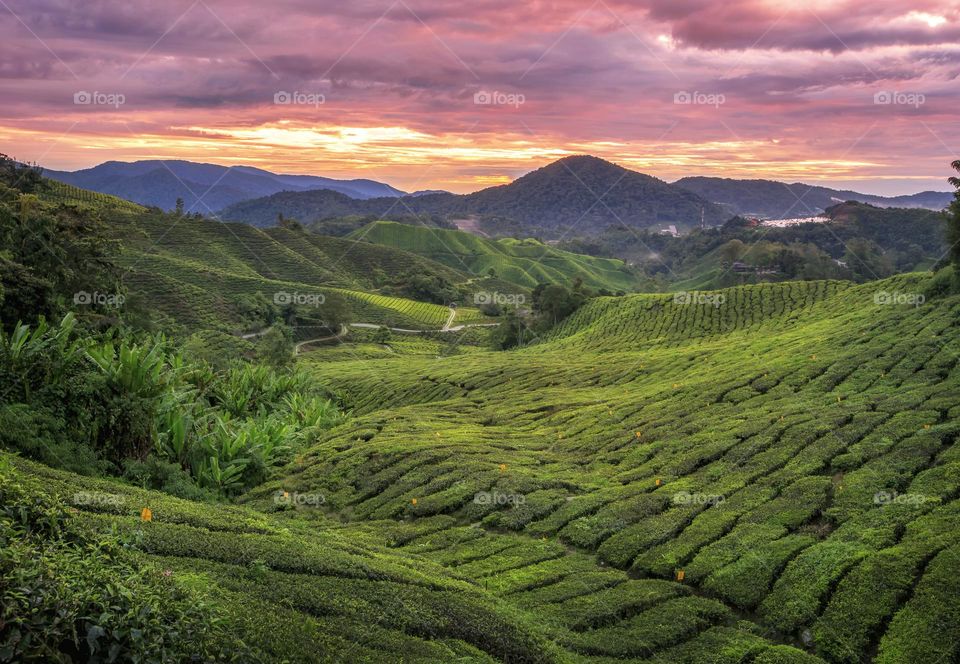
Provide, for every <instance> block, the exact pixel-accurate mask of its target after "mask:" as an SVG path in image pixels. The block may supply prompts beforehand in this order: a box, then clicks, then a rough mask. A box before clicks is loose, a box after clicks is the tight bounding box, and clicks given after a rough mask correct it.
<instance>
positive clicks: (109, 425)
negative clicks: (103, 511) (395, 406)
mask: <svg viewBox="0 0 960 664" xmlns="http://www.w3.org/2000/svg"><path fill="white" fill-rule="evenodd" d="M0 379H2V385H3V387H2V388H0V424H2V425H3V426H2V427H0V431H2V433H0V443H2V444H3V446H4V447H6V448H9V449H16V450H19V451H20V452H21V453H23V454H25V455H27V456H29V457H31V458H35V459H37V460H40V461H43V462H44V463H47V464H49V465H52V466H56V467H62V468H67V469H70V470H73V471H75V472H81V473H86V474H102V473H105V472H109V473H113V474H119V473H121V472H123V473H124V474H125V475H126V477H127V478H128V479H131V480H135V481H137V482H138V483H140V484H142V485H144V486H147V487H150V488H157V489H164V490H167V491H170V492H172V493H175V494H176V495H180V496H183V497H189V498H201V497H204V496H230V495H234V494H236V493H238V492H240V491H243V490H245V489H248V488H250V487H253V486H255V485H257V484H259V483H261V482H263V481H264V480H265V479H266V478H267V475H268V473H269V471H270V469H271V468H272V467H274V466H277V465H278V464H281V463H284V462H285V461H288V460H289V459H291V458H292V456H293V454H294V453H295V452H296V450H298V449H300V448H302V447H304V446H305V445H306V444H307V443H309V442H310V441H311V440H313V438H314V437H315V436H316V433H317V432H318V431H319V430H321V429H325V428H329V427H330V426H333V425H334V424H336V423H337V422H339V421H340V420H341V419H342V417H343V415H342V414H341V413H340V411H339V409H338V408H337V405H336V404H335V403H334V401H332V400H331V398H330V396H329V395H327V394H325V393H323V391H322V390H321V389H319V388H317V387H315V386H314V384H312V383H311V382H310V381H309V380H308V378H307V376H306V375H305V374H303V373H300V372H298V371H294V370H289V369H283V370H281V369H273V368H270V367H266V366H262V365H260V366H253V365H249V364H242V363H236V364H231V365H229V366H228V367H227V368H224V369H214V368H213V367H211V366H210V365H209V364H208V363H206V362H204V361H202V360H199V361H198V360H193V359H191V358H189V357H187V356H185V355H184V354H182V353H180V352H178V351H177V350H176V349H175V348H174V347H173V344H172V343H171V342H170V341H169V340H168V339H166V338H165V337H163V336H162V335H157V336H143V335H133V334H131V333H127V332H123V331H120V330H111V331H109V332H107V333H105V334H103V335H100V336H96V337H95V336H90V335H84V334H81V333H79V332H78V330H77V325H76V321H75V319H74V318H73V316H72V315H69V314H68V315H67V316H66V317H64V318H63V320H61V321H60V323H58V324H56V325H51V324H49V323H47V322H46V321H41V322H40V323H39V324H38V325H36V326H34V327H32V328H31V327H29V326H26V325H22V324H21V325H17V326H16V327H15V328H14V329H13V330H12V331H11V333H10V334H9V335H7V334H4V335H2V336H0Z"/></svg>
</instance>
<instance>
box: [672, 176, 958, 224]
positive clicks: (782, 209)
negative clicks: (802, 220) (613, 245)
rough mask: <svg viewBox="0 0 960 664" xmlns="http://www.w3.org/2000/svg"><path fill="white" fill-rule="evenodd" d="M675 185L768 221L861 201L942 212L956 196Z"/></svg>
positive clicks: (753, 183) (718, 181)
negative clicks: (875, 194) (888, 194)
mask: <svg viewBox="0 0 960 664" xmlns="http://www.w3.org/2000/svg"><path fill="white" fill-rule="evenodd" d="M673 184H675V185H677V186H680V187H683V188H685V189H689V190H690V191H692V192H694V193H696V194H698V195H699V196H702V197H703V198H706V199H707V200H709V201H712V202H714V203H717V204H720V205H723V206H725V207H727V208H728V209H729V210H730V211H731V212H733V213H736V214H741V215H750V216H753V215H756V216H760V217H765V218H769V219H789V218H792V217H805V216H808V215H816V214H820V213H821V212H823V211H824V210H826V209H827V208H828V207H830V206H832V205H836V204H837V203H843V202H845V201H859V202H861V203H870V204H871V205H876V206H879V207H904V208H926V209H930V210H942V209H943V208H945V207H946V206H947V205H949V204H950V201H951V200H952V199H953V194H952V193H950V192H947V191H922V192H919V193H917V194H910V195H908V196H874V195H871V194H861V193H859V192H856V191H849V190H841V189H831V188H829V187H820V186H814V185H809V184H803V183H802V182H794V183H792V184H787V183H786V182H778V181H776V180H735V179H732V178H712V177H685V178H681V179H679V180H677V181H676V182H674V183H673Z"/></svg>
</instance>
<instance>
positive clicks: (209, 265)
mask: <svg viewBox="0 0 960 664" xmlns="http://www.w3.org/2000/svg"><path fill="white" fill-rule="evenodd" d="M110 231H111V234H112V235H113V236H114V237H115V238H116V239H117V240H118V241H119V242H120V243H121V245H122V254H121V257H120V263H121V265H122V267H123V269H124V275H123V280H124V283H125V284H126V285H127V287H128V288H129V289H130V290H131V292H132V293H133V296H134V298H135V301H137V302H139V303H140V304H141V305H143V306H146V307H149V308H150V309H151V310H152V311H153V312H154V313H158V314H161V315H163V316H165V317H166V319H167V320H168V321H169V323H170V324H174V325H181V326H186V327H188V328H192V329H195V328H198V327H199V328H204V329H206V328H209V329H217V330H223V331H232V332H239V331H244V332H245V331H248V329H250V328H251V327H255V321H254V320H252V319H251V317H250V315H248V313H249V312H248V311H247V310H248V309H249V307H250V298H252V297H254V296H258V297H261V298H266V300H267V301H277V299H279V301H280V303H281V304H282V303H283V302H284V300H285V298H286V299H290V300H295V299H296V298H298V297H299V298H300V299H301V300H303V299H306V298H310V297H312V296H317V295H322V296H323V297H324V299H325V301H324V302H323V303H322V304H320V305H318V306H316V307H314V308H313V310H311V308H310V306H309V304H308V305H305V306H301V307H300V309H301V310H303V311H304V312H305V313H306V314H312V315H313V317H316V318H318V319H323V318H324V316H325V315H326V314H327V312H328V311H330V310H331V309H336V310H337V315H338V318H343V317H345V318H346V320H347V321H349V322H364V323H375V324H384V325H391V326H397V327H408V328H413V329H433V328H439V327H441V326H442V325H443V324H444V322H445V321H446V319H447V317H448V314H449V310H448V309H447V307H446V306H444V305H439V304H431V303H428V302H417V301H413V300H410V299H407V298H401V297H390V296H386V295H378V294H377V293H376V292H375V291H376V290H377V289H378V287H379V286H383V285H384V284H385V283H388V282H390V281H391V280H392V279H394V278H397V277H398V276H400V275H407V274H430V275H436V276H437V277H439V278H442V279H446V280H448V281H449V282H451V283H465V282H467V281H468V280H469V277H467V276H465V275H463V274H461V273H459V272H457V271H456V270H453V269H450V268H448V267H446V266H444V265H442V264H439V263H436V262H433V261H430V260H427V259H425V258H422V257H420V256H417V255H415V254H413V253H410V252H406V251H400V250H396V249H391V248H388V247H381V246H377V245H371V244H370V243H364V242H356V241H353V240H347V239H342V238H330V237H324V236H320V235H316V234H314V233H309V232H305V231H297V230H290V229H285V228H271V229H268V230H262V229H258V228H255V227H253V226H248V225H246V224H224V223H220V222H215V221H211V220H206V219H196V218H192V217H188V218H183V219H179V220H177V219H176V218H173V219H171V217H170V216H169V215H162V214H159V213H158V214H142V215H137V216H133V217H130V218H122V219H112V220H111V222H110ZM341 311H345V313H341ZM482 319H483V317H482V316H481V315H480V314H479V312H477V310H476V309H472V308H469V307H464V308H461V309H459V310H458V314H457V322H458V323H462V322H467V321H479V320H482Z"/></svg>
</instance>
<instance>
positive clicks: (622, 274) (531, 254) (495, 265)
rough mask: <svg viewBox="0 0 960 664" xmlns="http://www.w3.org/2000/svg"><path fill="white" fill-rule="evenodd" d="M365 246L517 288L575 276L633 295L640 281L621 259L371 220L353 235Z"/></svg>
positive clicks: (566, 280)
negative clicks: (406, 253)
mask: <svg viewBox="0 0 960 664" xmlns="http://www.w3.org/2000/svg"><path fill="white" fill-rule="evenodd" d="M353 237H355V238H359V239H363V240H366V241H368V242H372V243H376V244H379V245H384V246H386V247H393V248H396V249H402V250H404V251H409V252H412V253H414V254H419V255H421V256H424V257H426V258H429V259H431V260H432V261H435V262H437V263H441V264H443V265H446V266H448V267H450V268H453V269H456V270H459V271H465V272H468V273H470V274H475V275H485V274H487V273H488V271H489V270H493V271H494V272H495V273H496V275H497V276H498V277H499V278H501V279H504V280H506V281H509V282H512V283H513V284H515V285H518V286H520V287H521V288H527V289H530V288H534V287H535V286H536V285H537V284H538V283H541V282H543V283H555V284H569V283H572V282H573V280H574V279H575V278H580V279H581V280H582V281H583V283H584V284H585V285H586V286H587V287H589V288H597V289H600V288H606V289H607V290H609V291H618V290H624V291H632V290H635V289H636V288H637V286H638V285H639V284H640V283H641V279H640V277H639V276H637V275H636V274H634V273H632V272H631V271H630V270H629V269H628V268H627V267H626V266H625V264H624V263H623V261H621V260H617V259H613V258H598V257H595V256H584V255H580V254H574V253H571V252H569V251H563V250H561V249H557V248H555V247H551V246H550V245H546V244H543V243H541V242H539V241H537V240H533V239H528V240H516V239H513V238H507V239H501V240H489V239H485V238H481V237H477V236H476V235H471V234H470V233H465V232H462V231H455V230H447V229H442V228H425V227H422V226H411V225H409V224H400V223H397V222H392V221H376V222H373V223H371V224H369V225H368V226H365V227H364V228H361V229H360V230H358V231H356V232H354V233H353Z"/></svg>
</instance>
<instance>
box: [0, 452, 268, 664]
mask: <svg viewBox="0 0 960 664" xmlns="http://www.w3.org/2000/svg"><path fill="white" fill-rule="evenodd" d="M32 481H33V480H32V479H28V478H26V477H24V476H22V475H20V474H19V473H17V472H16V471H14V470H13V469H12V468H11V466H10V465H9V463H7V462H5V461H2V460H0V662H120V661H128V662H180V661H239V660H243V659H245V658H247V657H251V656H255V654H254V653H252V652H251V651H250V650H249V649H248V648H247V647H246V646H244V645H243V644H242V642H241V641H240V640H239V639H237V638H236V637H235V636H234V635H233V634H232V630H231V629H230V628H229V627H228V623H227V622H226V620H225V618H224V617H222V616H221V615H219V614H218V612H217V611H215V610H214V608H213V605H212V604H211V603H210V602H209V601H208V600H207V599H206V598H204V597H203V596H201V595H200V594H198V593H197V592H195V591H193V590H191V589H188V588H184V587H182V586H180V585H178V583H177V582H176V581H175V580H174V579H173V578H172V577H171V573H170V572H169V571H166V570H163V569H161V568H159V567H157V566H155V565H153V564H146V563H144V562H142V561H141V559H140V558H138V557H137V554H136V553H135V552H134V551H132V550H130V549H129V548H127V546H126V545H125V543H124V541H123V539H122V538H120V537H119V536H108V535H103V534H97V535H94V534H93V533H92V532H89V531H87V530H85V529H84V528H82V527H79V526H77V525H76V524H73V523H72V520H71V517H70V515H69V513H68V511H67V508H66V507H65V506H64V505H63V504H61V503H60V502H59V501H58V500H56V499H54V498H52V497H50V496H49V495H47V494H45V493H44V492H43V491H42V490H40V488H39V487H36V486H31V484H30V483H31V482H32Z"/></svg>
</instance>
